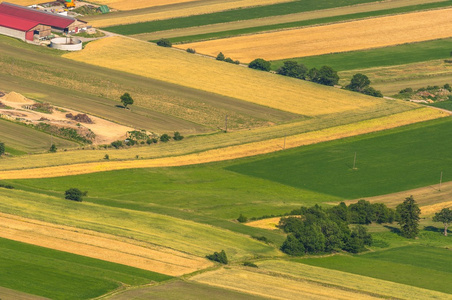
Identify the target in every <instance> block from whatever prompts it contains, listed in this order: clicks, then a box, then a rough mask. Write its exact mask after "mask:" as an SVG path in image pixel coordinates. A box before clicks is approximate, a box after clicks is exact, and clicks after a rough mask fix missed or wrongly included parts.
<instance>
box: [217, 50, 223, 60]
mask: <svg viewBox="0 0 452 300" xmlns="http://www.w3.org/2000/svg"><path fill="white" fill-rule="evenodd" d="M216 60H220V61H223V60H224V54H223V52H220V53H218V55H217V58H216Z"/></svg>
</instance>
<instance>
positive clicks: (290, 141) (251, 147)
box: [0, 108, 448, 179]
mask: <svg viewBox="0 0 452 300" xmlns="http://www.w3.org/2000/svg"><path fill="white" fill-rule="evenodd" d="M445 116H448V114H446V113H444V112H442V111H439V110H434V109H430V108H420V109H416V110H411V111H407V112H403V113H399V114H394V115H390V116H386V117H381V118H376V119H371V120H366V121H362V122H357V123H353V124H347V125H342V126H336V127H331V128H327V129H323V130H317V131H311V132H307V133H303V134H298V135H293V136H288V137H286V138H276V139H271V140H266V141H262V142H256V143H249V144H243V145H238V146H231V147H226V148H221V149H214V150H208V151H203V152H199V153H195V154H188V155H181V156H171V157H163V158H155V159H143V160H125V161H108V162H106V161H104V162H93V163H81V164H73V165H63V166H53V167H42V168H32V169H19V170H7V171H0V178H3V179H21V178H47V177H57V176H68V175H77V174H87V173H95V172H103V171H111V170H120V169H133V168H153V167H172V166H183V165H195V164H202V163H209V162H216V161H224V160H231V159H236V158H242V157H248V156H254V155H259V154H265V153H271V152H275V151H280V150H282V149H283V145H284V146H285V148H286V149H288V148H294V147H299V146H304V145H309V144H315V143H319V142H324V141H330V140H335V139H339V138H345V137H350V136H355V135H360V134H365V133H369V132H374V131H380V130H385V129H389V128H394V127H397V126H403V125H407V124H411V123H414V122H421V121H426V120H431V119H436V118H440V117H445ZM33 159H34V160H39V158H38V156H34V157H33Z"/></svg>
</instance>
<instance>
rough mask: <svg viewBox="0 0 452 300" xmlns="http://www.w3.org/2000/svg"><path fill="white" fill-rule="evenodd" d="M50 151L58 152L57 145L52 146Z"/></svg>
mask: <svg viewBox="0 0 452 300" xmlns="http://www.w3.org/2000/svg"><path fill="white" fill-rule="evenodd" d="M49 151H50V152H52V153H55V152H57V147H56V146H55V144H52V145H51V146H50V149H49Z"/></svg>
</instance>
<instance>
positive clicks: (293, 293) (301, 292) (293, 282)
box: [191, 268, 381, 300]
mask: <svg viewBox="0 0 452 300" xmlns="http://www.w3.org/2000/svg"><path fill="white" fill-rule="evenodd" d="M191 280H194V281H196V282H200V283H204V284H208V285H213V286H216V287H221V288H226V289H232V290H236V291H240V292H243V293H249V294H252V295H257V296H263V297H268V298H273V299H314V300H317V299H318V300H320V299H325V300H326V299H344V300H345V299H381V298H380V297H374V296H372V295H371V294H367V293H362V292H361V291H357V290H355V291H352V290H346V289H343V288H341V287H336V286H332V285H331V284H321V283H318V282H313V281H311V280H303V279H301V278H293V277H292V278H291V277H287V276H286V277H282V276H274V275H272V274H267V273H262V272H257V271H255V270H250V269H237V268H228V269H219V270H215V271H212V272H205V273H202V274H199V275H196V276H194V277H192V278H191Z"/></svg>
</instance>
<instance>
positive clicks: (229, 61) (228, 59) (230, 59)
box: [224, 57, 234, 64]
mask: <svg viewBox="0 0 452 300" xmlns="http://www.w3.org/2000/svg"><path fill="white" fill-rule="evenodd" d="M224 61H225V62H227V63H230V64H233V63H234V61H233V60H232V58H230V57H228V58H226V59H225V60H224Z"/></svg>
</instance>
